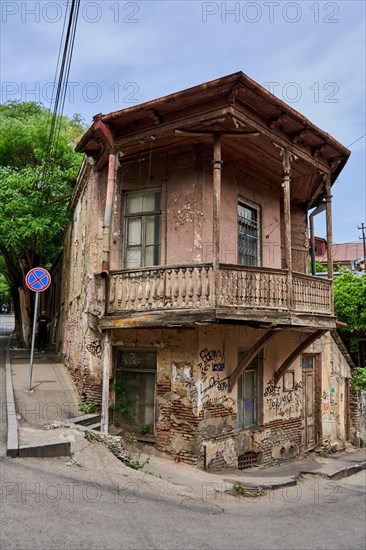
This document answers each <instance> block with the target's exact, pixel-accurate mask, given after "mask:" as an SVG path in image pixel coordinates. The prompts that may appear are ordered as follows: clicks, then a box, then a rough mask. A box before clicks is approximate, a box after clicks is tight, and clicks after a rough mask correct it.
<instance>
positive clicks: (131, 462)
mask: <svg viewBox="0 0 366 550" xmlns="http://www.w3.org/2000/svg"><path fill="white" fill-rule="evenodd" d="M140 458H141V455H140V454H138V455H137V456H135V455H134V454H133V453H128V455H127V457H125V458H124V459H123V460H122V462H123V463H124V464H126V466H128V467H129V468H132V469H133V470H142V468H143V467H144V466H146V464H149V462H150V459H151V456H150V455H149V456H148V457H147V459H146V460H144V461H143V462H141V461H140Z"/></svg>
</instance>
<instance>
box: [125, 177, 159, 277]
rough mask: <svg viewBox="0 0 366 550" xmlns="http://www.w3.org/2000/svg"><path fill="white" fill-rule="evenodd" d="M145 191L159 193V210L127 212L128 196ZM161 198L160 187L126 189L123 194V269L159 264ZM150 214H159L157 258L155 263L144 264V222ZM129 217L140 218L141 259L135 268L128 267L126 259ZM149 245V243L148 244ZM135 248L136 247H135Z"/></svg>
mask: <svg viewBox="0 0 366 550" xmlns="http://www.w3.org/2000/svg"><path fill="white" fill-rule="evenodd" d="M145 193H160V210H148V211H146V212H134V213H132V214H129V213H128V212H127V204H128V197H129V196H131V195H143V194H145ZM162 199H163V193H162V189H161V188H160V187H159V188H154V189H139V190H138V191H126V192H125V193H124V196H123V203H124V204H123V228H124V231H123V235H124V238H123V267H124V269H131V270H133V269H136V270H138V269H142V268H145V267H154V266H156V265H161V237H162V208H161V204H162ZM150 216H160V235H159V237H160V238H159V244H158V246H159V260H158V263H157V264H153V265H146V223H147V218H148V217H150ZM131 219H140V220H141V243H140V245H139V247H140V250H141V259H140V265H137V266H136V268H134V267H131V266H130V267H128V265H127V263H128V262H127V259H128V251H129V246H128V222H129V220H131ZM148 246H150V245H148ZM154 246H156V245H154ZM136 248H137V247H136Z"/></svg>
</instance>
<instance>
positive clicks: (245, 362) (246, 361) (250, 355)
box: [229, 329, 278, 392]
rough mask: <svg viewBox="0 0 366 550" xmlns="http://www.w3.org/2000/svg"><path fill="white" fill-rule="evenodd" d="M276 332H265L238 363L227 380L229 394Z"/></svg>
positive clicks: (273, 330)
mask: <svg viewBox="0 0 366 550" xmlns="http://www.w3.org/2000/svg"><path fill="white" fill-rule="evenodd" d="M276 332H278V331H277V330H276V329H270V330H267V332H265V333H264V334H263V336H262V337H261V338H260V339H259V340H258V342H256V343H255V344H254V345H253V346H252V347H251V348H250V350H249V351H248V352H247V353H246V354H245V357H244V358H243V359H242V360H241V361H240V363H239V364H238V366H237V367H236V369H235V370H234V372H233V373H232V374H231V376H230V378H229V392H231V391H232V389H233V387H234V386H235V384H236V382H237V380H238V378H239V376H240V375H241V374H243V372H244V371H245V369H246V368H247V367H248V366H249V365H250V363H251V362H252V361H253V359H254V357H256V356H257V355H258V353H259V352H260V351H261V349H263V347H264V346H265V344H267V342H269V340H270V339H271V338H273V336H274V335H275V334H276Z"/></svg>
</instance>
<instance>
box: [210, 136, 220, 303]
mask: <svg viewBox="0 0 366 550" xmlns="http://www.w3.org/2000/svg"><path fill="white" fill-rule="evenodd" d="M212 165H213V259H212V263H213V272H214V281H215V291H214V300H215V303H214V306H215V307H217V305H218V304H219V297H220V198H221V166H222V160H221V136H220V134H214V159H213V161H212Z"/></svg>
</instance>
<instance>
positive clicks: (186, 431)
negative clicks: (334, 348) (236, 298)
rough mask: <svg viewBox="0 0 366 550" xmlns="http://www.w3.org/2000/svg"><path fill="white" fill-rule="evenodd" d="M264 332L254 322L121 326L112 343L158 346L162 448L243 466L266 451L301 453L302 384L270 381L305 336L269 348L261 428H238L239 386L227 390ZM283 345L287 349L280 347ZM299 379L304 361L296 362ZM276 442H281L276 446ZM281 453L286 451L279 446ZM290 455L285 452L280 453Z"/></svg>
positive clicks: (267, 456)
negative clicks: (242, 355) (288, 387)
mask: <svg viewBox="0 0 366 550" xmlns="http://www.w3.org/2000/svg"><path fill="white" fill-rule="evenodd" d="M262 334H263V331H258V330H255V329H251V328H248V327H240V326H226V327H225V326H222V327H218V326H205V327H196V328H194V329H192V330H178V329H177V330H175V329H149V330H148V329H138V330H132V329H119V330H115V331H113V333H112V337H113V346H114V347H115V348H116V347H123V348H127V349H128V348H131V349H133V348H146V349H151V348H153V349H156V350H157V379H156V395H157V397H156V406H157V419H156V442H157V446H158V448H159V449H161V450H163V451H165V452H168V453H170V454H173V455H178V456H179V457H180V459H181V460H184V461H186V462H189V463H192V464H199V465H200V466H203V446H204V445H205V446H206V465H207V466H208V467H209V468H210V467H211V468H213V467H219V466H220V467H228V468H235V467H237V460H238V456H240V455H241V454H244V453H246V452H251V451H252V452H256V453H261V454H262V457H263V462H266V463H270V462H272V461H273V460H276V459H279V458H280V456H277V455H276V452H277V451H276V449H277V447H278V448H279V449H280V448H282V447H283V446H284V447H285V448H286V456H288V455H289V453H290V448H292V449H295V454H296V453H298V451H299V448H300V446H301V430H302V424H301V384H299V383H298V384H297V386H295V387H296V389H294V390H293V391H290V392H284V391H283V389H282V386H280V385H279V386H278V387H277V386H274V385H273V383H271V379H272V378H273V373H274V370H275V368H277V366H278V363H279V362H280V361H281V359H282V358H283V356H284V354H286V353H287V351H288V350H289V349H290V347H291V338H292V340H293V342H292V345H296V344H297V343H298V334H297V333H295V332H293V333H290V331H289V332H288V333H286V335H280V334H279V335H276V337H275V340H274V341H273V343H272V345H271V346H269V345H268V346H267V349H265V352H264V354H263V360H262V363H263V367H262V369H260V371H261V372H263V381H261V380H260V395H259V410H261V409H262V404H263V418H261V420H260V422H259V424H260V427H258V428H252V429H245V430H244V429H237V426H236V422H237V406H238V405H237V387H236V386H235V387H234V389H233V391H232V392H231V393H230V392H229V391H228V377H229V375H230V374H231V373H232V372H233V370H234V369H235V368H236V366H237V360H238V352H239V351H244V350H246V349H248V348H249V347H250V346H251V345H253V344H254V343H255V341H256V340H257V339H258V338H259V337H260V336H261V335H262ZM281 350H282V351H281ZM295 370H296V375H295V379H296V381H299V380H300V379H299V376H300V366H299V362H297V364H296V366H295ZM275 447H276V448H275ZM278 452H279V451H278ZM281 458H283V457H281Z"/></svg>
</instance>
